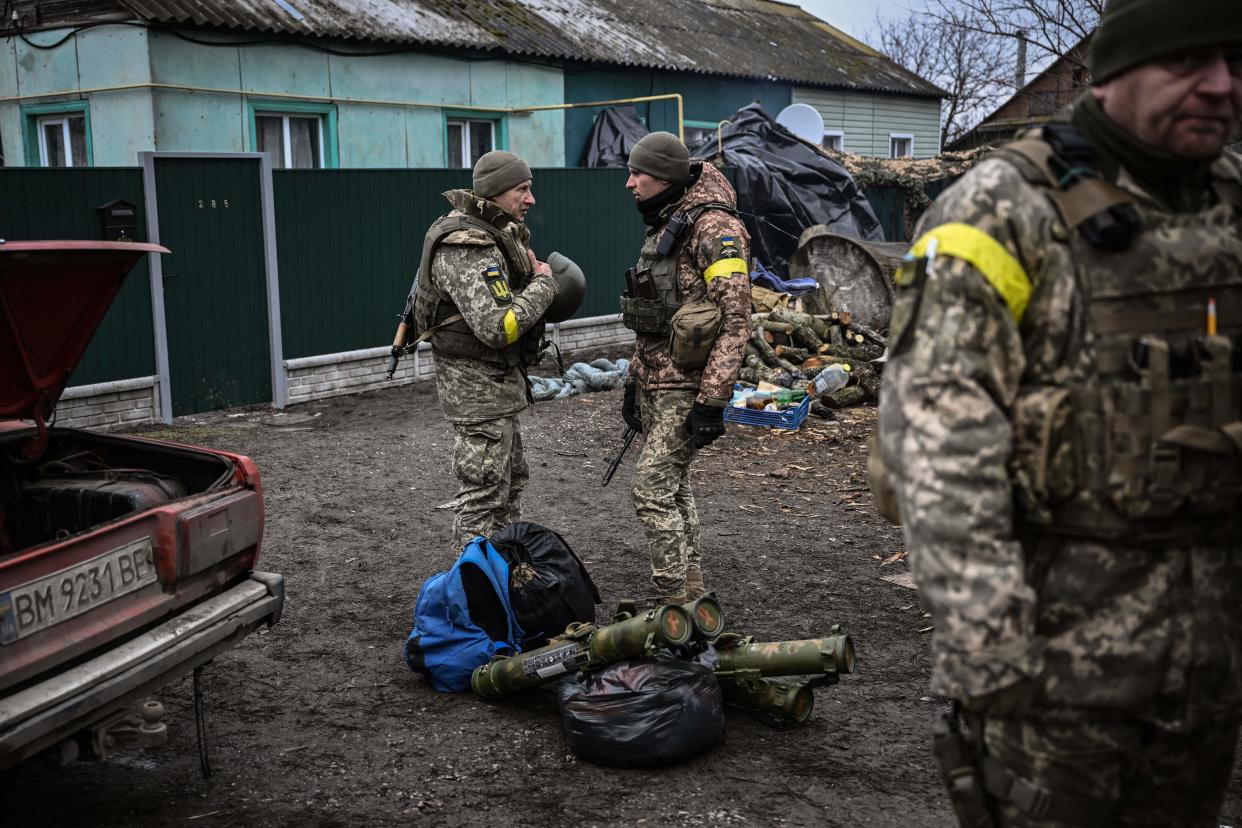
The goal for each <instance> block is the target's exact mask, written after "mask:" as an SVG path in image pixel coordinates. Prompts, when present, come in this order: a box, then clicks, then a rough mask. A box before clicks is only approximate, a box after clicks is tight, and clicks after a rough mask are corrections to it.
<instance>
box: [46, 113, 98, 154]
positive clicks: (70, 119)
mask: <svg viewBox="0 0 1242 828" xmlns="http://www.w3.org/2000/svg"><path fill="white" fill-rule="evenodd" d="M35 129H36V130H37V131H38V136H39V166H41V167H85V166H86V164H87V160H88V153H87V149H86V142H87V135H86V116H85V115H83V114H81V113H74V112H63V113H59V114H56V115H43V116H40V117H38V118H35Z"/></svg>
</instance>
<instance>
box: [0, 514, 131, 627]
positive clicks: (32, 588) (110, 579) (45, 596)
mask: <svg viewBox="0 0 1242 828" xmlns="http://www.w3.org/2000/svg"><path fill="white" fill-rule="evenodd" d="M155 579H156V571H155V555H154V551H153V550H152V548H151V539H150V538H143V539H142V540H138V541H134V542H133V543H129V544H126V545H125V546H122V547H119V548H117V549H113V550H112V551H110V552H105V553H103V554H102V555H97V556H96V557H94V558H91V559H90V560H89V561H83V562H82V563H80V564H75V565H73V566H71V567H68V568H66V569H62V570H60V571H59V572H54V573H52V574H51V575H48V576H46V577H43V578H40V579H38V580H37V581H28V582H26V583H24V584H22V585H21V586H17V587H14V588H13V589H11V590H9V591H8V592H3V593H0V644H11V643H13V642H14V641H17V640H18V639H21V638H25V637H26V636H28V635H33V634H34V633H37V632H38V631H39V630H43V629H46V628H48V627H51V626H53V625H55V624H59V623H61V622H62V621H68V620H69V619H70V618H73V617H74V616H75V615H81V614H82V613H84V612H89V611H90V610H93V609H94V608H95V607H98V606H100V605H101V604H106V603H108V602H109V601H111V600H113V599H114V598H120V597H121V596H122V595H126V594H128V593H130V592H133V591H134V590H136V589H140V588H142V587H144V586H146V585H147V584H153V583H155Z"/></svg>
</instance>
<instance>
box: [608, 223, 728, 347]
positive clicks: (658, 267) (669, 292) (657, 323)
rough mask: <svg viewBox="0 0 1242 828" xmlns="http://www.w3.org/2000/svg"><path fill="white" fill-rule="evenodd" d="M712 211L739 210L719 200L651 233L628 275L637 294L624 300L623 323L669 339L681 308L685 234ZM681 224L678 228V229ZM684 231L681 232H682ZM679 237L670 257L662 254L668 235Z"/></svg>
mask: <svg viewBox="0 0 1242 828" xmlns="http://www.w3.org/2000/svg"><path fill="white" fill-rule="evenodd" d="M708 210H723V211H724V212H726V213H729V214H730V215H733V216H736V215H737V210H735V209H733V208H732V207H730V206H729V205H728V204H725V203H723V202H719V201H710V202H707V203H706V204H700V205H698V206H696V207H693V208H691V209H690V210H687V211H686V212H685V213H678V214H676V215H674V216H673V217H672V218H671V219H670V220H669V222H668V224H667V225H665V227H664V229H663V230H661V231H660V232H659V233H650V234H648V236H647V241H646V242H645V243H644V244H643V249H642V251H640V252H639V254H638V264H637V265H636V266H635V267H634V269H633V270H631V271H630V274H627V279H626V281H627V283H630V282H631V281H632V284H633V288H632V290H633V295H626V296H622V297H621V324H623V325H625V327H627V328H629V329H630V330H631V331H633V332H634V333H636V334H641V335H643V336H668V335H669V333H670V332H671V331H672V321H673V314H675V313H677V310H678V309H679V308H680V307H681V305H682V301H681V284H680V282H679V281H678V279H677V258H678V257H679V256H680V255H681V252H682V247H683V245H682V244H681V238H680V235H681V233H685V232H689V231H690V230H692V229H693V228H694V223H695V222H696V221H698V220H699V216H701V215H703V214H704V213H706V212H707V211H708ZM674 222H677V226H674ZM678 228H680V232H679V231H678ZM670 230H671V232H673V234H674V236H675V237H676V238H675V239H674V241H673V244H672V246H671V249H670V250H669V252H668V253H667V254H661V253H660V251H659V247H660V240H661V239H662V238H663V237H664V234H665V233H668V232H670Z"/></svg>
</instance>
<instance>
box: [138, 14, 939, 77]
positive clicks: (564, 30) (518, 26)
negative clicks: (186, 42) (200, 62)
mask: <svg viewBox="0 0 1242 828" xmlns="http://www.w3.org/2000/svg"><path fill="white" fill-rule="evenodd" d="M122 2H123V3H124V5H126V6H128V7H129V8H130V9H132V10H133V12H134V13H135V14H136V15H138V16H139V17H141V18H142V19H144V20H147V21H150V22H159V23H166V24H186V25H194V26H211V27H224V28H229V29H235V30H242V31H249V32H272V33H279V34H291V35H306V36H312V37H330V38H343V39H346V40H356V41H362V42H372V43H397V44H407V43H408V44H424V45H428V46H438V47H450V48H451V47H460V48H470V49H479V50H483V51H493V50H494V51H499V52H503V53H505V54H509V55H515V56H530V57H539V58H547V59H561V60H574V61H585V62H592V63H605V64H612V65H621V66H641V67H646V68H655V69H668V70H673V71H683V72H698V73H703V74H709V75H728V76H733V77H747V78H763V79H769V80H780V81H787V82H792V83H798V84H806V85H810V86H825V87H833V88H839V89H858V90H872V91H883V92H896V93H903V94H910V95H921V96H931V97H941V96H943V95H944V93H943V91H942V90H940V89H938V88H937V87H935V86H934V85H932V84H931V83H928V82H927V81H926V80H923V79H922V78H920V77H918V76H917V75H914V74H912V73H910V72H908V71H906V70H905V69H902V68H901V67H900V66H898V65H897V64H895V63H893V62H892V61H891V60H889V59H888V58H886V57H884V56H883V55H881V54H880V53H878V52H876V51H874V50H873V49H870V48H869V47H867V46H865V45H863V44H861V43H859V42H858V41H856V40H853V39H852V38H850V37H849V36H847V35H845V34H844V33H843V32H840V31H838V30H837V29H834V28H833V27H832V26H829V25H828V24H826V23H824V22H823V21H821V20H819V19H818V18H816V17H814V16H813V15H811V14H809V13H807V12H805V11H803V10H802V9H800V8H798V7H797V6H792V5H789V4H787V3H781V2H776V1H775V0H122Z"/></svg>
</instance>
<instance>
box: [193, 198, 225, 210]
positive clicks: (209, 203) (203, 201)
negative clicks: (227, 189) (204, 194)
mask: <svg viewBox="0 0 1242 828" xmlns="http://www.w3.org/2000/svg"><path fill="white" fill-rule="evenodd" d="M228 206H229V200H228V199H227V198H221V199H215V198H200V199H199V200H198V209H200V210H204V209H206V208H208V207H210V208H211V209H212V210H214V209H216V208H217V207H228Z"/></svg>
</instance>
